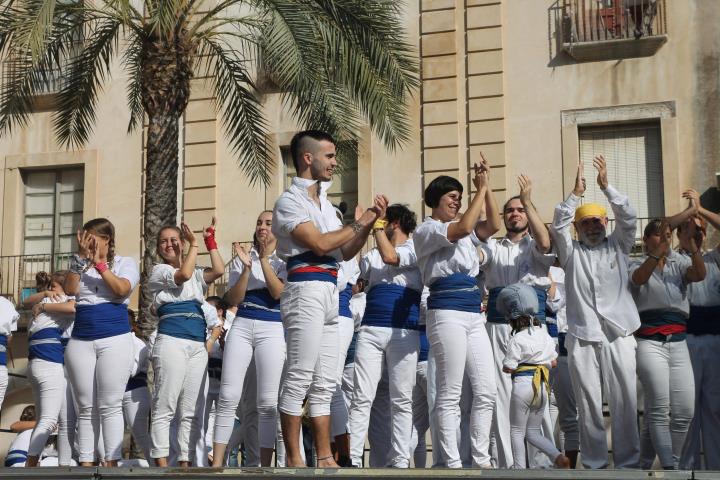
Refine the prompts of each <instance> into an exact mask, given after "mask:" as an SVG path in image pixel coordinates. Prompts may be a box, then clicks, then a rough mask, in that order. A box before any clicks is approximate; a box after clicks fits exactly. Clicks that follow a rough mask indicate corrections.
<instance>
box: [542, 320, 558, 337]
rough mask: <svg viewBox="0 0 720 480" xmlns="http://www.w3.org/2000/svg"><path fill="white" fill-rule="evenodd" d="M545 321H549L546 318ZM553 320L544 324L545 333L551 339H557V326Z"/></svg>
mask: <svg viewBox="0 0 720 480" xmlns="http://www.w3.org/2000/svg"><path fill="white" fill-rule="evenodd" d="M546 320H550V319H549V318H548V317H546ZM554 320H555V319H554V318H553V321H552V322H549V321H548V322H547V323H545V326H546V327H547V331H548V333H549V334H550V336H551V337H553V338H557V336H558V326H557V323H555V322H554Z"/></svg>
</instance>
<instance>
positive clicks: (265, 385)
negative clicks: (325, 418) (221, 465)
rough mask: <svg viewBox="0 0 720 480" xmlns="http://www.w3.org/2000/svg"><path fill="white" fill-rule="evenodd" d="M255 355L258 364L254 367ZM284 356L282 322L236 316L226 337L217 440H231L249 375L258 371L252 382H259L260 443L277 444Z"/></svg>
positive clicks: (270, 445) (264, 446)
mask: <svg viewBox="0 0 720 480" xmlns="http://www.w3.org/2000/svg"><path fill="white" fill-rule="evenodd" d="M253 358H254V360H255V361H254V365H255V368H253V369H250V366H251V364H253ZM284 360H285V334H284V331H283V326H282V323H280V322H269V321H265V320H251V319H248V318H243V317H235V321H234V322H233V326H232V328H231V329H230V331H229V332H228V333H227V337H226V339H225V350H224V352H223V371H222V380H221V385H220V397H219V399H218V405H217V411H216V413H215V433H214V439H213V441H215V442H217V443H222V444H227V443H228V441H229V440H230V435H231V434H232V431H233V428H234V425H235V413H236V411H237V408H238V405H239V404H240V400H241V398H242V395H243V388H245V384H246V383H247V381H248V380H247V377H248V376H249V375H254V376H255V378H253V379H252V382H253V383H254V384H255V385H257V389H256V392H257V398H256V399H254V400H253V402H252V404H253V406H254V408H256V409H257V411H258V430H259V432H258V435H259V442H260V447H262V448H274V447H275V438H276V432H277V405H278V392H279V390H280V378H281V376H282V372H283V365H284Z"/></svg>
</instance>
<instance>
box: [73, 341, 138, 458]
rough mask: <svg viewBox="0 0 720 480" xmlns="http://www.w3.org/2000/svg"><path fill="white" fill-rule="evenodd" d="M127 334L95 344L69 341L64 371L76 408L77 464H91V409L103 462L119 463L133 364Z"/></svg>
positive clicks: (93, 432)
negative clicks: (96, 419)
mask: <svg viewBox="0 0 720 480" xmlns="http://www.w3.org/2000/svg"><path fill="white" fill-rule="evenodd" d="M131 335H132V334H131V333H124V334H122V335H115V336H113V337H107V338H101V339H97V340H80V339H77V338H71V339H70V342H69V343H68V346H67V349H66V350H65V367H66V369H67V373H68V379H69V380H70V384H71V385H72V391H73V397H74V399H75V403H76V405H77V442H78V457H79V458H78V460H79V461H80V462H93V461H95V445H96V444H97V442H98V437H99V434H100V432H99V431H97V430H98V429H95V428H93V420H92V417H93V409H96V410H97V415H99V418H100V421H99V425H100V426H101V430H102V443H103V445H104V460H106V461H108V460H119V459H120V458H121V456H122V440H123V433H124V430H125V423H124V421H123V414H122V399H123V395H124V394H125V387H126V386H127V381H128V379H129V378H130V371H131V369H132V363H133V350H134V345H133V339H132V336H131Z"/></svg>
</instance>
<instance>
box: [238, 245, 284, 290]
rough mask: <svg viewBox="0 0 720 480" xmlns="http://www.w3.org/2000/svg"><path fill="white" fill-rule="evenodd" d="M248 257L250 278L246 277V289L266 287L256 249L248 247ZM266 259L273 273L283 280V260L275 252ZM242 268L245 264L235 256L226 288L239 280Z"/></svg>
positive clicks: (243, 268)
mask: <svg viewBox="0 0 720 480" xmlns="http://www.w3.org/2000/svg"><path fill="white" fill-rule="evenodd" d="M250 259H251V260H252V263H251V264H250V278H248V285H247V290H248V291H250V290H258V289H261V288H266V287H267V283H266V282H265V275H263V271H262V265H260V255H259V254H258V252H257V250H255V247H253V248H251V249H250ZM268 261H269V263H270V266H271V267H272V269H273V271H274V272H275V275H277V276H278V278H279V279H281V280H283V281H284V280H285V279H286V278H287V271H286V270H285V262H283V261H282V260H280V258H279V257H278V256H277V255H276V253H275V252H273V254H272V255H270V256H269V257H268ZM243 270H245V265H243V263H242V262H241V261H240V258H239V257H235V259H234V260H233V263H232V266H231V267H230V273H229V275H228V286H227V288H228V290H229V289H231V288H232V287H234V286H235V284H236V283H237V282H238V280H240V275H242V272H243Z"/></svg>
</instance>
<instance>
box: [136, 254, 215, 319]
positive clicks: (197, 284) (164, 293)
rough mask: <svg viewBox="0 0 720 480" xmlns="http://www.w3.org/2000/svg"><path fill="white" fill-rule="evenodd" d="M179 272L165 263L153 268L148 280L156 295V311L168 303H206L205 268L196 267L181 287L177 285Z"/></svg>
mask: <svg viewBox="0 0 720 480" xmlns="http://www.w3.org/2000/svg"><path fill="white" fill-rule="evenodd" d="M177 270H178V269H177V268H175V267H173V266H172V265H168V264H165V263H160V264H157V265H155V266H154V267H153V269H152V272H151V273H150V278H148V287H149V288H150V291H151V292H152V293H154V294H155V299H154V301H153V307H155V309H157V307H159V306H161V305H164V304H166V303H173V302H184V301H191V300H196V301H198V302H201V303H202V302H203V301H205V292H207V284H206V283H205V279H204V278H203V272H204V271H205V268H204V267H195V271H194V272H193V275H192V277H190V279H189V280H188V281H186V282H183V284H182V285H180V286H178V285H177V284H176V283H175V272H176V271H177ZM155 311H157V310H155Z"/></svg>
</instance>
